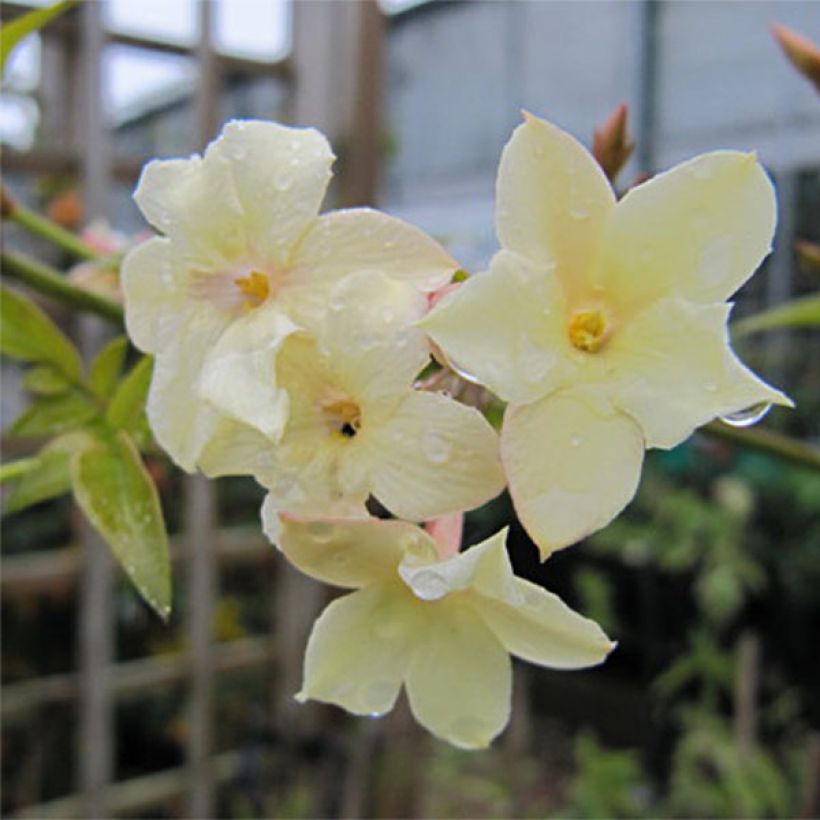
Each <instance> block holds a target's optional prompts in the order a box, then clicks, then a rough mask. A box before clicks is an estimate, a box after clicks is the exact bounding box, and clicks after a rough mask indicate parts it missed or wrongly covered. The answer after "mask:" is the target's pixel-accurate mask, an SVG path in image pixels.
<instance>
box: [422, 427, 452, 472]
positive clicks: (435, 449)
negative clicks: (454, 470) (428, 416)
mask: <svg viewBox="0 0 820 820" xmlns="http://www.w3.org/2000/svg"><path fill="white" fill-rule="evenodd" d="M421 448H422V450H423V451H424V455H426V456H427V458H429V459H430V461H432V462H434V463H436V464H443V463H444V462H445V461H447V459H448V458H450V453H451V452H452V450H453V445H452V444H450V442H449V441H447V439H445V438H444V437H442V436H441V435H440V434H439V433H436V432H435V431H434V430H428V431H427V432H426V433H425V434H424V436H423V438H422V441H421Z"/></svg>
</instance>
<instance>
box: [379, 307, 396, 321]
mask: <svg viewBox="0 0 820 820" xmlns="http://www.w3.org/2000/svg"><path fill="white" fill-rule="evenodd" d="M395 316H396V314H395V313H393V311H392V310H391V309H390V308H385V309H384V310H383V311H382V320H383V321H384V323H385V324H390V322H392V321H393V319H394V318H395Z"/></svg>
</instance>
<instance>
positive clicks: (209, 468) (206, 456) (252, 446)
mask: <svg viewBox="0 0 820 820" xmlns="http://www.w3.org/2000/svg"><path fill="white" fill-rule="evenodd" d="M198 466H199V469H200V470H201V471H202V472H203V473H205V475H206V476H208V477H209V478H218V477H220V476H228V475H252V476H255V477H259V476H268V475H271V474H272V473H275V471H276V466H277V465H276V458H275V447H274V446H273V444H272V443H271V441H270V439H269V438H267V436H264V435H262V433H260V432H259V431H258V430H256V429H255V428H253V427H249V426H248V425H247V424H242V423H240V422H236V421H233V420H232V419H226V418H223V419H222V420H221V421H220V423H219V426H218V428H217V429H216V430H215V432H214V434H213V436H212V437H211V439H210V440H209V441H208V444H207V445H206V447H205V448H204V450H203V451H202V454H201V455H200V457H199V462H198Z"/></svg>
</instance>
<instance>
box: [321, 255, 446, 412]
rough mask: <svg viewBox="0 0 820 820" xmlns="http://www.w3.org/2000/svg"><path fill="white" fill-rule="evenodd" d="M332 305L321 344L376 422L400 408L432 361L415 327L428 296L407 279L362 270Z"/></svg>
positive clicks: (342, 285)
mask: <svg viewBox="0 0 820 820" xmlns="http://www.w3.org/2000/svg"><path fill="white" fill-rule="evenodd" d="M328 304H329V310H328V313H327V316H326V317H325V319H324V322H323V326H322V328H321V332H320V334H319V343H320V348H321V350H322V352H323V353H324V354H325V358H326V360H327V363H328V368H329V369H330V370H331V371H332V372H333V375H334V378H335V379H336V380H337V381H338V383H339V385H340V386H341V387H342V388H344V390H345V392H346V393H348V394H349V395H351V396H355V397H356V399H357V401H358V402H359V404H360V405H361V407H362V411H363V413H364V414H365V415H366V416H367V418H368V422H369V423H372V422H373V421H374V420H379V419H380V418H382V417H383V416H384V415H385V414H386V413H389V412H391V411H392V410H393V409H394V407H395V405H396V404H397V403H398V402H399V401H400V400H401V399H402V398H403V396H404V395H405V393H406V391H407V388H408V387H410V386H411V385H412V383H413V380H414V379H415V378H416V376H417V375H418V374H419V372H420V371H421V369H422V368H423V367H424V366H425V365H426V364H427V363H428V362H429V361H430V348H429V345H428V342H427V339H426V337H425V335H424V333H422V331H421V330H419V329H418V328H416V327H414V326H413V325H414V323H415V322H416V321H417V320H418V319H419V318H421V316H422V315H423V313H424V310H425V309H426V306H427V300H426V298H425V296H424V295H423V294H421V293H419V291H418V290H416V289H415V288H414V287H413V286H412V285H409V284H407V283H406V282H397V281H394V280H392V279H390V278H389V277H387V276H386V275H385V274H383V273H379V272H376V271H362V272H360V273H353V274H351V275H350V276H347V277H345V278H344V279H343V280H342V281H340V282H338V283H337V284H336V286H335V287H334V288H333V290H332V291H331V293H330V299H329V303H328Z"/></svg>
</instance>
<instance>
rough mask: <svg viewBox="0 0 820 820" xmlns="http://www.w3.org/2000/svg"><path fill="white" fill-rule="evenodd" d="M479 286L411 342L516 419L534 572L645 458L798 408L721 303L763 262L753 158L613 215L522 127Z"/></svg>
mask: <svg viewBox="0 0 820 820" xmlns="http://www.w3.org/2000/svg"><path fill="white" fill-rule="evenodd" d="M496 222H497V230H498V236H499V240H500V242H501V246H502V250H501V251H500V252H499V253H498V254H497V255H496V256H495V258H494V259H493V260H492V263H491V266H490V270H489V271H488V272H485V273H481V274H478V275H477V276H474V277H472V278H471V279H469V280H468V281H467V282H465V283H464V284H463V285H461V286H460V287H459V288H458V289H457V290H456V291H455V292H454V293H453V294H451V295H450V296H449V297H447V298H445V299H444V300H442V301H441V302H440V303H439V304H438V305H437V306H436V307H435V308H434V309H433V310H432V311H431V313H430V314H429V315H428V316H427V317H426V319H425V320H424V321H423V323H422V326H423V327H424V328H425V329H426V330H427V332H428V333H429V334H430V335H431V336H432V338H433V339H434V340H435V342H436V343H437V344H438V345H439V346H440V347H441V348H442V349H443V350H444V352H445V354H446V355H447V356H448V357H449V360H450V361H451V363H452V364H453V366H454V367H455V368H456V369H458V370H460V371H462V373H464V374H466V375H468V376H470V377H472V378H474V379H476V380H478V381H480V382H482V383H484V384H486V385H487V386H488V387H490V388H491V389H492V390H493V391H495V392H496V393H497V394H498V395H499V396H500V397H501V398H502V399H504V400H505V401H508V402H509V406H508V408H507V412H506V415H505V418H504V426H503V429H502V434H501V447H502V459H503V462H504V465H505V469H506V472H507V477H508V480H509V483H510V492H511V494H512V497H513V501H514V503H515V506H516V510H517V511H518V514H519V517H520V519H521V521H522V523H523V524H524V526H525V527H526V528H527V530H528V532H529V533H530V535H531V536H532V538H533V539H534V540H535V542H536V543H537V544H538V545H539V547H540V548H541V550H542V554H543V555H544V556H546V555H549V553H550V552H551V551H552V550H554V549H557V548H560V547H563V546H566V545H568V544H570V543H573V542H574V541H577V540H578V539H580V538H582V537H583V536H584V535H586V534H588V533H590V532H593V531H595V530H596V529H599V528H600V527H602V526H604V525H605V524H607V523H608V522H609V521H610V520H611V519H612V518H613V517H614V516H615V515H617V514H618V513H619V512H620V511H621V510H622V509H623V507H624V506H625V505H626V504H627V503H628V502H629V501H630V499H631V498H632V496H633V495H634V492H635V489H636V487H637V484H638V481H639V478H640V471H641V463H642V460H643V453H644V449H645V448H647V447H661V448H670V447H674V446H675V445H677V444H679V443H680V442H681V441H683V440H684V439H686V438H687V437H688V436H689V435H690V434H691V433H692V432H693V430H694V429H695V428H697V427H698V426H700V425H701V424H703V423H705V422H707V421H709V420H710V419H713V418H715V417H716V416H725V415H728V414H732V413H736V412H739V411H741V410H743V409H745V408H747V407H750V406H753V405H756V404H758V403H778V404H786V405H789V404H791V402H790V401H789V399H788V398H787V397H786V396H784V395H783V394H782V393H780V392H779V391H777V390H775V389H773V388H772V387H770V386H769V385H767V384H766V383H764V382H763V381H761V380H760V379H759V378H757V377H756V376H755V375H754V374H753V373H752V372H751V371H749V370H748V369H747V368H746V367H745V366H744V365H743V364H742V363H741V362H740V361H739V360H738V359H737V358H736V357H735V355H734V353H733V352H732V350H731V348H730V346H729V340H728V334H727V328H726V324H727V318H728V315H729V311H730V309H731V304H728V303H726V302H725V301H724V300H725V299H726V298H727V297H729V296H730V295H731V294H732V293H733V292H734V291H735V290H736V289H737V288H738V287H740V286H741V285H742V284H743V283H744V282H745V281H746V279H748V278H749V276H751V274H752V273H753V272H754V270H755V268H756V267H757V266H758V265H759V264H760V261H761V260H762V259H763V257H764V256H765V255H766V254H767V253H768V252H769V250H770V243H771V239H772V234H773V232H774V226H775V197H774V191H773V189H772V185H771V183H770V181H769V179H768V177H767V176H766V174H765V172H764V171H763V169H762V168H761V166H760V164H759V163H758V162H757V160H756V158H755V157H754V155H752V154H743V153H738V152H735V151H718V152H715V153H712V154H706V155H703V156H700V157H697V158H695V159H693V160H691V161H689V162H686V163H683V164H682V165H679V166H677V167H676V168H674V169H672V170H671V171H669V172H667V173H664V174H660V175H659V176H657V177H655V178H654V179H652V180H650V181H648V182H646V183H644V184H642V185H639V186H637V187H636V188H633V189H632V190H631V191H629V193H627V194H626V196H624V197H623V199H622V200H620V201H619V202H616V200H615V196H614V194H613V192H612V189H611V187H610V185H609V183H608V182H607V180H606V178H605V176H604V174H603V173H602V172H601V170H600V168H599V167H598V165H597V164H596V163H595V161H594V160H593V158H592V157H591V156H590V155H589V154H588V153H587V152H586V150H585V149H584V148H583V147H582V146H581V145H580V144H579V143H578V142H576V141H575V140H574V139H573V138H572V137H570V136H569V135H568V134H566V133H564V132H563V131H561V130H559V129H558V128H556V127H555V126H553V125H550V124H549V123H547V122H545V121H543V120H540V119H538V118H536V117H532V116H529V115H527V116H526V117H525V123H524V124H523V125H521V126H520V127H519V128H518V129H516V131H515V132H514V134H513V136H512V139H511V140H510V142H509V143H508V144H507V146H506V148H505V149H504V153H503V155H502V158H501V166H500V168H499V173H498V184H497V211H496Z"/></svg>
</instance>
